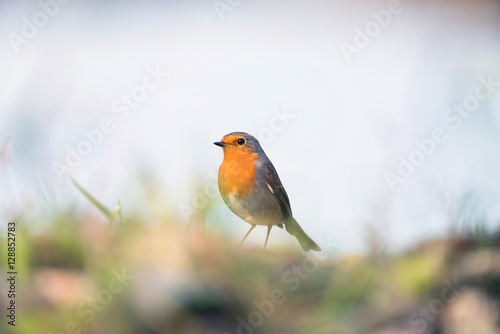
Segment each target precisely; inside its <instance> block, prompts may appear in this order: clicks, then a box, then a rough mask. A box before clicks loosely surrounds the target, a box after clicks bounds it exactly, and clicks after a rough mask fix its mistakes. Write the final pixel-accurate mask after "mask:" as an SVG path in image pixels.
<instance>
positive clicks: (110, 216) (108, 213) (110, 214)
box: [71, 178, 121, 223]
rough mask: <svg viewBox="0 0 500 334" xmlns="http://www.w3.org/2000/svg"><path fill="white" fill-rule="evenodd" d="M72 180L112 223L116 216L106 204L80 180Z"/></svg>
mask: <svg viewBox="0 0 500 334" xmlns="http://www.w3.org/2000/svg"><path fill="white" fill-rule="evenodd" d="M71 182H73V184H74V185H75V186H76V187H77V188H78V190H80V192H81V193H82V194H83V195H84V196H85V197H87V199H88V200H89V201H90V202H92V204H94V205H95V206H96V207H97V208H98V209H99V210H100V211H101V212H102V213H103V214H104V215H105V216H106V217H107V218H108V220H109V222H110V223H112V222H113V219H114V217H115V214H114V213H113V212H111V210H109V209H108V208H107V207H106V206H105V205H104V204H102V203H101V202H99V201H98V200H97V199H96V198H95V197H94V196H92V195H91V194H90V193H89V192H88V191H87V190H85V188H83V187H82V186H81V185H80V184H79V183H78V182H76V181H75V179H73V178H71ZM120 217H121V210H120Z"/></svg>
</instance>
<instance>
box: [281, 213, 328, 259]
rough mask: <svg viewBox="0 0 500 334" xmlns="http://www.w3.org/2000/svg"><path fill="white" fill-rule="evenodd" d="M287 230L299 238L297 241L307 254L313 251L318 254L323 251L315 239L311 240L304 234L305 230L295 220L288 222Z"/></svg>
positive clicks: (286, 224)
mask: <svg viewBox="0 0 500 334" xmlns="http://www.w3.org/2000/svg"><path fill="white" fill-rule="evenodd" d="M285 228H286V231H287V232H288V233H290V234H291V235H293V236H295V237H296V238H297V240H298V241H299V243H300V246H301V247H302V249H303V250H305V251H306V252H308V251H310V250H311V249H312V250H314V251H316V252H320V251H321V248H320V247H319V246H318V245H317V244H316V243H315V242H314V240H313V239H311V238H310V237H309V236H308V235H307V234H306V232H304V230H303V229H302V227H300V225H299V223H297V221H296V220H295V218H292V219H290V220H289V221H288V222H286V223H285Z"/></svg>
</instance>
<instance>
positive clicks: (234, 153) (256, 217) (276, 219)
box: [214, 132, 321, 252]
mask: <svg viewBox="0 0 500 334" xmlns="http://www.w3.org/2000/svg"><path fill="white" fill-rule="evenodd" d="M214 144H215V145H217V146H220V147H222V149H223V150H224V160H223V161H222V164H221V165H220V168H219V191H220V194H221V196H222V199H223V200H224V202H225V203H226V205H227V206H228V207H229V209H231V211H233V212H234V213H235V214H236V215H237V216H238V217H240V218H241V219H243V220H244V221H246V222H247V223H249V224H250V225H251V227H250V230H249V231H248V232H247V234H246V235H245V237H244V238H243V240H241V243H240V245H241V244H242V243H243V242H244V241H245V239H246V238H247V237H248V235H249V234H250V232H252V230H253V229H254V228H255V226H256V225H263V226H267V236H266V242H265V243H264V249H266V245H267V241H268V239H269V233H270V232H271V228H272V227H273V225H276V226H278V227H279V228H283V224H284V225H285V228H286V230H287V232H288V233H290V234H291V235H293V236H295V237H296V238H297V240H298V241H299V243H300V245H301V246H302V248H303V249H304V250H305V251H309V250H311V249H312V250H315V251H318V252H319V251H321V248H320V247H319V246H318V245H317V244H316V243H315V242H314V241H313V240H312V239H311V238H310V237H309V236H308V235H307V234H306V232H304V230H303V229H302V228H301V227H300V225H299V223H297V221H296V220H295V219H294V218H293V216H292V209H291V207H290V200H289V199H288V195H287V194H286V191H285V188H284V187H283V185H282V184H281V181H280V178H279V176H278V173H277V172H276V169H274V166H273V164H272V163H271V161H270V160H269V158H268V157H267V155H266V154H265V153H264V150H263V149H262V147H261V146H260V144H259V141H258V140H257V139H256V138H255V137H253V136H251V135H249V134H248V133H245V132H232V133H229V134H227V135H225V136H224V138H222V140H221V141H218V142H215V143H214Z"/></svg>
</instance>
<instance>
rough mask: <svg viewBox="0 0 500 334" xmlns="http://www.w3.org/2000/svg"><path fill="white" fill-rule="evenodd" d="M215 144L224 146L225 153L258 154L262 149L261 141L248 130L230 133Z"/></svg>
mask: <svg viewBox="0 0 500 334" xmlns="http://www.w3.org/2000/svg"><path fill="white" fill-rule="evenodd" d="M214 144H215V145H217V146H220V147H222V149H223V150H224V155H245V154H256V153H257V154H258V153H259V151H260V150H261V148H260V144H259V141H258V140H257V139H256V138H255V137H254V136H252V135H249V134H248V133H246V132H231V133H228V134H227V135H225V136H224V137H223V138H222V140H221V141H217V142H215V143H214Z"/></svg>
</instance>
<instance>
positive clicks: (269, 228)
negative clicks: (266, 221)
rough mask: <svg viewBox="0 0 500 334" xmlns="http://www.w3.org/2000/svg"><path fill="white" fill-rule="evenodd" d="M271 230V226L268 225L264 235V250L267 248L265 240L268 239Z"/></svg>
mask: <svg viewBox="0 0 500 334" xmlns="http://www.w3.org/2000/svg"><path fill="white" fill-rule="evenodd" d="M272 228H273V225H269V226H268V227H267V235H266V242H265V243H264V249H266V246H267V240H268V239H269V233H271V229H272Z"/></svg>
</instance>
